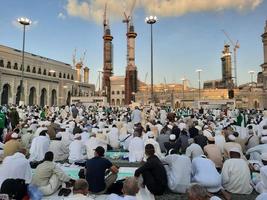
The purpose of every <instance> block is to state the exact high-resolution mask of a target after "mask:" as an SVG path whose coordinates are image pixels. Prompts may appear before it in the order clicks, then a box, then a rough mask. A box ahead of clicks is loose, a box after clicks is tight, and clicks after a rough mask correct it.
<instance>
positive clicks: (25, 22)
mask: <svg viewBox="0 0 267 200" xmlns="http://www.w3.org/2000/svg"><path fill="white" fill-rule="evenodd" d="M18 22H19V23H20V24H21V25H22V26H23V43H22V61H21V80H20V91H19V102H20V101H21V100H22V99H23V79H24V50H25V30H26V26H29V25H30V24H31V20H29V19H28V18H26V17H21V18H18Z"/></svg>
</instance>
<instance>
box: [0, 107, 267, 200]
mask: <svg viewBox="0 0 267 200" xmlns="http://www.w3.org/2000/svg"><path fill="white" fill-rule="evenodd" d="M107 151H113V152H116V151H117V152H124V153H125V154H124V156H123V159H127V160H128V161H129V162H130V163H139V166H140V167H139V168H137V170H136V171H135V173H134V174H133V177H128V178H126V179H125V180H124V181H122V182H119V181H116V180H117V177H118V173H119V166H117V165H115V164H113V163H112V160H110V159H108V158H107V157H106V152H107ZM0 159H1V162H2V164H1V165H0V187H1V193H6V194H8V195H9V197H11V198H14V196H16V195H21V199H23V197H24V198H25V196H27V195H28V196H29V197H31V199H40V198H41V197H42V196H49V195H52V194H54V193H55V192H57V191H59V193H58V195H59V196H61V195H64V196H68V195H69V194H70V193H71V190H70V189H69V188H71V187H73V191H72V192H73V195H72V196H70V197H68V198H69V199H90V197H87V195H88V194H95V195H100V194H110V193H112V192H114V191H115V189H114V188H116V187H119V188H120V189H119V190H118V192H117V194H111V195H109V196H108V197H107V198H108V199H110V200H115V199H136V195H137V194H138V193H139V191H140V190H141V189H146V190H147V191H149V192H150V193H151V194H152V195H163V194H164V193H165V192H166V191H168V190H170V191H171V192H173V193H188V198H189V199H190V200H207V199H213V200H216V199H217V200H218V199H220V198H222V199H231V194H251V193H252V191H253V190H255V191H256V192H258V193H259V196H258V197H257V199H258V200H260V199H264V198H265V197H266V196H267V111H258V110H239V109H227V108H225V109H203V108H200V109H190V108H182V109H172V108H169V107H156V106H140V107H138V106H136V107H134V108H132V109H131V108H129V107H101V106H90V107H85V106H82V105H79V106H75V105H72V106H62V107H57V106H52V107H48V106H46V107H44V108H39V107H37V106H20V107H18V106H10V107H9V106H1V107H0ZM65 164H68V165H76V166H79V169H80V171H79V179H76V180H74V179H73V178H71V177H70V176H68V175H67V173H66V172H65V171H64V170H63V168H62V167H61V166H62V165H64V166H67V165H65ZM14 184H16V185H18V188H21V191H20V192H18V191H19V189H15V188H14V187H13V186H14ZM19 186H20V187H19ZM25 188H26V189H25ZM23 190H25V193H24V192H22V191H23ZM115 193H116V192H115ZM215 194H216V195H217V196H216V195H215ZM12 195H13V196H12ZM18 199H20V198H18Z"/></svg>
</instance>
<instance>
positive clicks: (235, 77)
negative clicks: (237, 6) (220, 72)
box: [222, 30, 240, 87]
mask: <svg viewBox="0 0 267 200" xmlns="http://www.w3.org/2000/svg"><path fill="white" fill-rule="evenodd" d="M222 32H223V33H224V35H225V36H226V37H227V38H228V40H229V41H230V43H231V44H232V46H233V51H234V74H235V75H234V77H233V78H234V79H235V87H237V49H239V48H240V45H239V42H238V40H237V41H236V43H234V42H233V40H232V39H231V38H230V36H229V34H228V33H227V32H226V31H225V30H222Z"/></svg>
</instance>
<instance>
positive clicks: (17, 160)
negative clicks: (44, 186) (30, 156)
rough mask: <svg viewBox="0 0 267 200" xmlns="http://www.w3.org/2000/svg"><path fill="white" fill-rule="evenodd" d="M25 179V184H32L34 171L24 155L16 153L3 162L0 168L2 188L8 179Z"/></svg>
mask: <svg viewBox="0 0 267 200" xmlns="http://www.w3.org/2000/svg"><path fill="white" fill-rule="evenodd" d="M8 178H13V179H17V178H19V179H23V180H25V183H30V182H31V180H32V170H31V166H30V162H29V161H28V160H27V159H26V158H25V155H23V154H22V153H19V152H17V153H15V154H14V155H12V156H7V157H5V159H4V160H3V163H2V165H1V167H0V187H1V185H2V183H3V182H4V181H5V180H6V179H8Z"/></svg>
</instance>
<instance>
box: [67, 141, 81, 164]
mask: <svg viewBox="0 0 267 200" xmlns="http://www.w3.org/2000/svg"><path fill="white" fill-rule="evenodd" d="M69 150H70V152H69V161H70V162H71V163H72V162H77V161H81V160H83V159H84V158H85V157H84V156H83V154H84V153H85V146H84V144H83V142H82V141H81V140H74V141H72V142H71V143H70V146H69Z"/></svg>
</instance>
